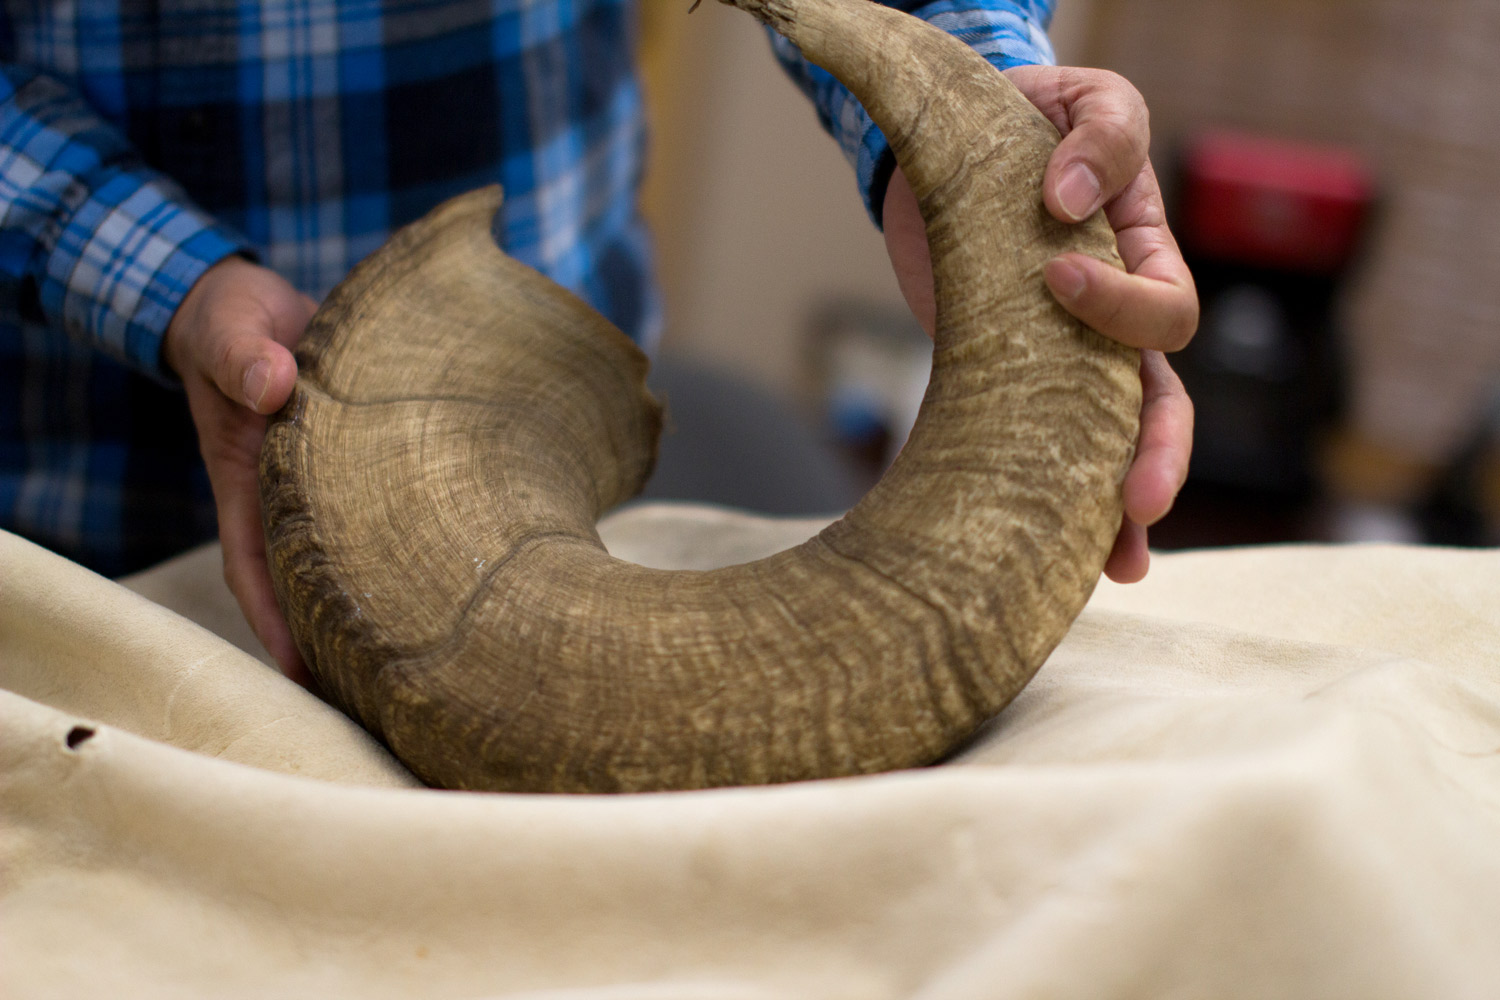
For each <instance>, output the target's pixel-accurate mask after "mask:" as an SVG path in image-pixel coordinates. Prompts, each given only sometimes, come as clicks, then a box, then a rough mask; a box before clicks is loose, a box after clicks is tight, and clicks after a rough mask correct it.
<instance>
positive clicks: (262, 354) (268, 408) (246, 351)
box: [201, 325, 297, 414]
mask: <svg viewBox="0 0 1500 1000" xmlns="http://www.w3.org/2000/svg"><path fill="white" fill-rule="evenodd" d="M202 350H203V354H202V357H203V362H202V364H201V370H202V371H203V373H204V374H205V375H207V376H208V377H209V378H211V379H212V380H213V382H214V385H216V386H217V387H218V389H219V391H220V392H222V393H223V394H224V395H225V396H226V397H228V398H229V399H231V400H233V401H235V402H236V403H239V404H240V405H242V406H245V407H248V408H249V409H250V410H252V411H254V412H255V413H260V414H266V413H274V412H276V411H277V410H279V409H281V407H282V406H283V405H284V404H285V403H286V401H287V397H289V396H290V395H291V394H292V386H293V385H294V384H295V383H296V381H297V362H296V360H295V359H294V358H293V357H292V352H291V351H289V350H287V348H286V347H284V346H282V345H281V344H280V343H277V341H276V340H274V339H272V338H271V337H270V336H268V335H267V333H266V331H265V328H263V327H258V326H249V325H247V326H244V327H239V326H226V327H221V328H220V329H217V330H215V331H214V333H213V335H212V336H210V337H209V338H207V342H206V343H204V344H203V349H202Z"/></svg>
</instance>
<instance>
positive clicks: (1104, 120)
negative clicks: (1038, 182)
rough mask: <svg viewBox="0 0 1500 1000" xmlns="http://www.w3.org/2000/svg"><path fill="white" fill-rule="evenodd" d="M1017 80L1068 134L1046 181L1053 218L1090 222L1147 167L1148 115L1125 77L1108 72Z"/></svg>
mask: <svg viewBox="0 0 1500 1000" xmlns="http://www.w3.org/2000/svg"><path fill="white" fill-rule="evenodd" d="M1012 80H1014V81H1015V82H1016V83H1017V86H1018V87H1019V88H1020V89H1021V90H1022V92H1023V93H1026V96H1027V97H1028V98H1029V99H1030V100H1032V102H1033V103H1035V104H1036V105H1037V106H1038V107H1039V108H1040V109H1041V110H1042V112H1043V113H1044V114H1046V115H1047V117H1048V118H1049V119H1051V121H1052V123H1053V124H1054V125H1056V126H1057V130H1058V131H1059V132H1060V133H1062V141H1061V142H1059V143H1058V145H1057V149H1055V150H1054V151H1053V153H1052V156H1051V157H1050V158H1049V160H1048V161H1047V171H1046V173H1045V175H1044V176H1043V178H1042V200H1043V201H1044V202H1045V203H1046V205H1047V210H1048V211H1049V212H1051V213H1052V215H1053V216H1054V217H1055V218H1058V219H1061V220H1062V221H1064V222H1078V221H1080V220H1083V219H1086V218H1088V217H1089V216H1090V215H1093V214H1094V213H1095V212H1097V211H1098V210H1099V209H1100V207H1102V206H1104V205H1107V204H1108V203H1109V202H1111V201H1113V200H1114V199H1115V198H1116V197H1118V196H1119V195H1120V193H1121V192H1123V191H1125V189H1126V188H1128V187H1129V186H1130V184H1131V183H1132V182H1133V181H1134V180H1135V178H1136V175H1138V174H1139V173H1140V172H1141V169H1142V168H1143V167H1144V166H1145V165H1146V163H1147V157H1148V156H1149V153H1150V148H1151V125H1150V115H1149V114H1148V113H1147V111H1146V102H1145V100H1144V99H1143V98H1142V97H1141V95H1140V92H1139V91H1137V90H1136V89H1135V87H1133V86H1131V84H1130V82H1129V81H1127V80H1126V79H1125V78H1124V77H1122V76H1120V75H1119V74H1117V73H1111V72H1109V71H1108V70H1097V69H1074V68H1065V69H1051V68H1049V69H1047V70H1045V71H1042V70H1037V69H1036V68H1032V71H1031V73H1029V74H1026V73H1023V74H1020V75H1019V78H1018V77H1016V76H1012Z"/></svg>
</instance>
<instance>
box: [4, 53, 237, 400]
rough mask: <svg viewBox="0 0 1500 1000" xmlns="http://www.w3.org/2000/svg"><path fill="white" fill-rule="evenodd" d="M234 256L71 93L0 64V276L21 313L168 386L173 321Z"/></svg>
mask: <svg viewBox="0 0 1500 1000" xmlns="http://www.w3.org/2000/svg"><path fill="white" fill-rule="evenodd" d="M234 253H245V254H247V255H253V251H252V249H251V247H250V244H249V243H248V241H246V240H244V239H243V238H242V237H240V236H239V235H237V234H236V233H234V232H233V231H231V230H228V229H226V228H224V227H222V226H220V225H219V224H217V223H216V222H215V221H214V220H213V219H211V218H210V217H209V216H208V215H206V214H205V213H204V212H202V211H201V210H199V209H198V208H196V207H194V206H193V205H192V203H191V202H190V200H189V199H188V197H187V195H186V194H185V193H184V192H183V190H182V189H181V188H180V187H179V186H178V185H177V184H176V183H175V182H173V181H172V180H170V179H169V178H167V177H165V176H164V175H162V174H160V173H159V172H157V171H155V170H153V169H152V168H150V167H148V166H147V165H146V164H145V163H144V162H143V161H142V160H141V158H140V156H139V155H138V154H137V153H136V152H135V151H134V149H133V148H132V147H131V145H130V144H129V142H128V141H127V140H126V139H125V137H124V135H122V134H121V133H120V132H119V130H117V129H116V128H114V127H113V126H112V125H110V124H108V123H107V122H105V121H104V120H103V119H101V118H100V117H99V116H98V115H97V114H96V113H95V112H94V111H93V110H92V109H91V108H90V107H89V106H88V105H87V104H86V103H85V102H84V100H83V98H82V97H80V96H79V95H78V94H77V93H76V92H74V91H73V90H71V89H69V88H68V87H66V86H64V85H63V84H62V83H60V82H58V81H57V80H55V79H53V78H51V77H48V76H44V75H40V74H38V73H36V72H34V71H32V70H28V69H21V68H16V67H13V66H8V65H7V66H0V276H3V277H4V278H5V279H8V280H9V281H12V282H14V283H15V285H16V286H17V287H19V289H20V292H21V297H22V302H21V303H20V306H21V308H22V310H23V312H34V311H35V310H37V309H39V310H40V312H41V317H42V318H43V319H44V320H45V322H46V324H47V325H48V326H49V327H51V328H52V329H55V330H59V331H62V332H64V333H66V334H67V335H68V336H70V337H74V338H77V339H79V340H83V341H86V342H88V343H91V344H92V345H94V346H95V347H97V348H98V349H99V350H101V351H104V352H105V353H107V354H109V355H110V356H111V357H114V358H115V359H117V360H119V361H122V362H124V363H125V364H127V365H129V366H131V367H133V368H134V369H136V370H137V371H141V372H143V373H145V374H148V375H151V376H154V377H156V378H158V379H171V378H172V376H171V374H170V373H169V372H168V370H167V369H166V367H165V365H164V364H163V362H162V359H161V343H162V337H163V336H164V335H165V333H166V329H167V324H168V323H169V322H170V321H171V318H172V314H173V313H174V312H176V310H177V306H178V304H179V303H180V302H181V301H182V299H183V297H184V296H185V295H186V294H187V292H188V290H189V289H190V288H192V286H193V283H194V282H195V281H197V280H198V276H199V275H201V274H202V273H203V272H204V271H205V270H207V269H208V268H209V267H210V266H212V265H213V264H215V263H217V262H218V261H219V260H222V259H223V258H224V257H227V256H229V255H230V254H234Z"/></svg>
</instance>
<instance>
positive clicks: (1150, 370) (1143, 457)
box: [1124, 351, 1193, 525]
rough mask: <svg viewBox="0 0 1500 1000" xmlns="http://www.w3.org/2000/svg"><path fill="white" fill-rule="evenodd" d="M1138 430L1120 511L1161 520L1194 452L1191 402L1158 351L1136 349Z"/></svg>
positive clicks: (1146, 520)
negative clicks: (1138, 356) (1138, 366)
mask: <svg viewBox="0 0 1500 1000" xmlns="http://www.w3.org/2000/svg"><path fill="white" fill-rule="evenodd" d="M1141 392H1142V396H1141V434H1140V442H1139V443H1138V444H1137V445H1136V452H1135V461H1134V462H1132V463H1131V466H1130V470H1129V472H1127V473H1126V475H1125V486H1124V491H1125V516H1126V517H1127V518H1128V519H1130V520H1131V521H1133V522H1135V523H1136V524H1140V525H1150V524H1155V523H1156V522H1157V521H1160V520H1161V519H1162V518H1163V517H1165V516H1166V515H1167V512H1168V511H1170V510H1171V509H1172V504H1173V502H1174V501H1175V500H1176V499H1177V494H1178V492H1179V491H1180V490H1181V489H1182V485H1183V483H1185V482H1187V474H1188V463H1189V460H1190V459H1191V456H1192V451H1193V404H1192V401H1191V400H1190V399H1189V398H1188V394H1187V392H1186V390H1184V389H1183V387H1182V380H1181V379H1179V378H1178V377H1177V373H1176V372H1174V371H1172V368H1171V366H1170V365H1169V364H1168V363H1167V359H1166V358H1165V357H1164V356H1163V355H1162V354H1161V353H1159V352H1157V351H1143V352H1142V353H1141Z"/></svg>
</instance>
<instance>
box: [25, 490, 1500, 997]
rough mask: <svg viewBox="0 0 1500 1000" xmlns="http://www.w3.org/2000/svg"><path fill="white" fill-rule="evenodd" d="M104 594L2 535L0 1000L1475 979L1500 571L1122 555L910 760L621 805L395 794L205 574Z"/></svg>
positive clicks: (1410, 561) (684, 556) (1394, 560)
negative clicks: (990, 709)
mask: <svg viewBox="0 0 1500 1000" xmlns="http://www.w3.org/2000/svg"><path fill="white" fill-rule="evenodd" d="M816 527H818V525H817V524H815V523H810V522H782V521H765V520H761V519H758V518H751V517H748V516H745V515H740V514H736V513H732V512H726V511H721V510H714V509H705V508H689V507H674V506H647V507H638V508H635V509H633V510H626V511H624V512H622V513H619V514H615V515H613V516H611V517H610V518H609V519H607V520H606V521H605V522H604V523H603V524H602V525H601V535H602V536H603V538H604V540H605V542H606V544H607V545H608V546H609V548H610V550H611V552H612V553H614V554H615V555H620V556H623V557H625V558H629V559H631V560H633V561H638V562H642V563H647V564H651V565H658V566H667V567H685V568H695V567H696V568H701V567H705V566H711V565H718V564H722V563H726V562H735V561H741V560H744V559H748V558H752V557H755V556H758V555H761V554H764V553H765V552H767V551H773V550H775V549H778V548H780V547H782V546H783V545H784V544H786V543H787V542H788V541H791V540H793V539H795V538H801V537H806V535H808V534H809V533H811V532H812V531H813V530H814V529H815V528H816ZM127 584H128V586H121V585H119V584H116V583H113V582H110V581H108V580H105V579H102V578H100V577H97V576H95V575H93V574H91V573H89V572H88V571H86V570H84V569H82V568H80V567H78V566H76V565H74V564H72V563H69V562H67V561H65V560H63V559H61V558H59V557H57V556H54V555H52V554H50V553H48V552H46V551H44V550H42V549H39V548H37V547H35V546H32V545H31V544H29V543H27V542H25V541H23V540H21V539H19V538H16V537H14V536H10V535H3V534H0V688H3V690H0V994H3V995H4V996H6V997H15V998H18V1000H20V998H28V997H52V996H64V995H66V996H77V995H82V994H85V993H87V992H88V991H95V992H98V993H100V994H102V995H109V996H116V997H133V996H141V997H151V998H167V997H202V996H216V997H241V996H243V997H267V996H318V997H323V998H337V997H361V998H379V997H409V996H422V997H429V998H436V997H455V998H456V997H529V998H538V997H548V998H562V997H568V998H599V1000H604V998H608V1000H648V998H649V1000H662V998H694V1000H698V998H705V1000H708V998H735V1000H739V998H767V1000H769V998H786V997H827V998H870V1000H876V998H895V997H923V998H948V997H951V998H964V1000H974V998H988V997H997V998H998V997H1036V996H1051V997H1080V998H1082V997H1088V998H1100V997H1127V996H1131V997H1133V996H1216V997H1266V996H1298V997H1335V996H1360V997H1412V998H1429V997H1482V996H1487V995H1493V990H1494V984H1495V983H1496V982H1500V949H1497V948H1496V947H1495V943H1496V942H1497V941H1500V892H1497V891H1496V887H1497V886H1500V552H1495V551H1468V552H1461V551H1452V550H1434V549H1415V548H1395V547H1360V548H1322V547H1284V548H1267V549H1252V550H1239V551H1225V552H1201V553H1188V554H1180V555H1170V556H1159V557H1158V558H1157V560H1156V563H1155V566H1154V568H1153V570H1152V572H1151V575H1150V577H1149V578H1148V579H1147V581H1146V582H1145V583H1143V584H1139V585H1135V586H1132V587H1117V586H1113V585H1110V584H1107V583H1104V584H1101V585H1100V587H1099V589H1098V591H1097V592H1096V593H1095V595H1094V597H1093V599H1092V601H1091V602H1090V604H1089V606H1088V608H1087V610H1086V611H1085V612H1084V614H1083V616H1082V617H1081V618H1080V619H1079V620H1078V621H1077V623H1076V624H1075V625H1074V627H1073V629H1072V630H1071V631H1070V632H1069V634H1068V636H1067V638H1066V639H1065V640H1064V641H1063V643H1062V645H1061V646H1060V647H1059V648H1058V649H1057V650H1056V652H1055V653H1054V654H1053V655H1052V656H1051V658H1050V659H1049V660H1048V662H1047V663H1046V664H1045V666H1044V667H1043V668H1042V670H1041V671H1040V673H1039V674H1038V676H1037V677H1036V679H1035V680H1034V681H1033V682H1032V683H1031V685H1030V686H1029V687H1027V688H1026V689H1025V690H1024V691H1023V692H1022V694H1021V695H1020V696H1019V697H1018V698H1017V699H1016V700H1015V701H1014V702H1013V703H1012V704H1011V706H1010V707H1009V708H1007V709H1006V710H1005V711H1004V712H1003V713H1002V714H1001V715H1000V717H999V718H998V719H997V720H995V722H993V723H992V724H991V725H990V726H988V727H987V728H986V729H985V730H984V731H983V732H982V733H981V735H980V737H979V738H978V739H976V740H975V741H974V742H973V743H972V744H971V745H969V746H968V747H967V748H965V749H964V750H963V751H962V752H960V753H959V754H957V755H956V756H955V757H954V758H953V759H951V760H949V761H947V762H946V763H944V764H941V765H939V766H935V767H931V768H926V769H921V770H911V771H903V772H898V773H891V774H884V775H876V776H871V777H862V778H846V779H838V780H831V781H817V782H806V783H794V784H787V785H779V786H771V787H753V788H729V789H720V790H713V791H702V792H685V793H659V794H646V795H633V796H632V795H624V796H544V795H503V794H474V793H453V792H441V791H433V790H427V789H423V788H420V787H418V786H417V785H416V783H415V782H414V780H413V779H412V778H411V777H410V775H409V774H408V773H407V772H405V771H404V769H403V768H402V767H401V766H400V765H399V764H397V763H396V762H395V761H394V760H393V759H392V758H391V757H389V756H388V755H387V754H386V752H385V751H384V750H383V749H382V748H381V747H380V746H378V745H377V744H376V743H374V742H373V741H372V740H371V739H370V738H369V737H368V736H366V735H365V734H364V732H363V731H362V730H360V729H359V728H357V727H356V726H354V725H353V724H352V723H350V722H349V721H348V720H347V719H345V718H344V717H343V716H342V715H340V714H338V713H337V712H335V711H333V710H332V709H330V708H329V707H328V706H326V705H325V704H323V703H322V702H321V701H319V700H318V699H317V698H316V697H314V696H313V695H311V694H309V693H307V692H306V691H304V690H302V689H301V688H299V687H297V686H296V685H294V684H292V683H291V682H289V681H286V680H284V679H283V678H282V677H281V676H280V675H279V674H277V673H276V672H275V671H274V670H272V669H270V668H268V667H267V666H266V665H265V664H264V663H262V662H259V661H258V660H257V659H256V657H255V656H254V655H252V654H251V653H248V652H245V651H244V649H242V648H238V647H237V645H236V643H238V644H239V645H240V646H243V647H246V648H248V649H251V650H254V649H255V648H256V647H255V646H254V641H253V639H251V638H250V637H249V634H248V630H247V628H246V627H245V626H244V624H243V622H242V621H241V620H240V619H239V617H238V612H237V611H236V609H235V607H234V604H233V601H232V599H231V598H230V596H229V594H228V591H227V590H226V589H225V588H224V586H223V583H222V581H221V577H220V572H219V567H218V553H217V550H216V549H205V550H200V551H198V552H195V553H192V554H190V555H188V556H186V557H183V558H181V559H179V560H176V561H174V562H172V563H168V564H166V565H165V566H162V567H160V568H158V569H156V570H154V571H151V572H148V573H146V574H144V575H142V576H140V577H137V578H135V579H133V580H130V581H127ZM172 609H175V610H172ZM190 619H192V620H190ZM195 621H196V622H198V623H200V624H195V623H194V622H195ZM216 633H217V634H216ZM221 636H222V637H221Z"/></svg>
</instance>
